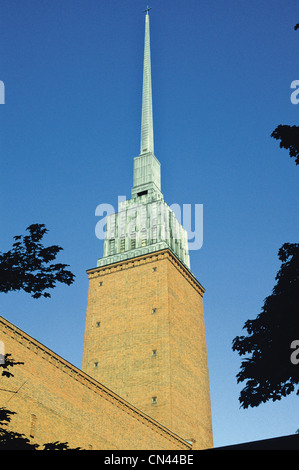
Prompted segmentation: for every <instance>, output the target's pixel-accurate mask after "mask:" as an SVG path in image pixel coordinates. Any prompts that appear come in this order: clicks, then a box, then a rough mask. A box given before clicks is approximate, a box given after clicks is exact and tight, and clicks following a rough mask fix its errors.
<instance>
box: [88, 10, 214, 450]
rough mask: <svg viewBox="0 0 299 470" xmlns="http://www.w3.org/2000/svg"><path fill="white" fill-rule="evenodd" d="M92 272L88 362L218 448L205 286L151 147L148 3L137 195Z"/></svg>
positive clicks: (201, 444) (178, 428)
mask: <svg viewBox="0 0 299 470" xmlns="http://www.w3.org/2000/svg"><path fill="white" fill-rule="evenodd" d="M87 273H88V277H89V293H88V302H87V314H86V325H85V337H84V348H83V362H82V369H83V370H84V371H85V372H86V373H87V374H89V375H90V376H92V377H94V378H95V379H96V380H98V381H99V382H101V383H102V384H104V385H106V386H107V387H108V388H110V389H111V390H113V392H115V393H117V394H118V395H120V396H121V397H123V398H124V399H126V400H127V401H128V402H130V403H131V404H133V405H134V406H135V407H136V408H138V409H140V410H141V411H143V412H145V413H146V414H148V415H149V416H151V417H152V418H154V419H155V420H157V421H158V422H160V423H161V424H163V425H164V426H166V427H167V428H169V429H170V430H171V431H173V432H175V433H176V434H178V435H179V436H180V437H182V438H184V439H186V440H188V441H192V443H193V448H194V449H203V448H208V447H212V425H211V408H210V391H209V374H208V361H207V350H206V338H205V326H204V314H203V294H204V289H203V287H202V286H201V284H200V283H199V282H198V281H197V280H196V278H195V277H194V275H193V274H192V272H191V271H190V262H189V253H188V241H187V233H186V231H185V230H184V228H183V227H182V225H181V224H180V223H179V221H178V220H177V219H176V217H175V215H174V213H173V211H172V210H171V209H170V207H169V206H168V205H167V204H166V203H165V201H164V199H163V195H162V193H161V177H160V163H159V161H158V160H157V158H156V157H155V155H154V138H153V117H152V87H151V60H150V32H149V14H148V10H147V11H146V16H145V41H144V66H143V96H142V124H141V148H140V155H139V156H138V157H135V159H134V185H133V188H132V197H131V199H129V200H125V201H122V202H121V203H120V204H119V208H118V213H115V214H112V215H109V216H108V217H107V225H106V234H105V242H104V253H103V257H102V258H100V259H99V260H98V263H97V267H96V268H93V269H90V270H88V271H87ZM120 425H121V423H120ZM124 432H126V430H125V429H124Z"/></svg>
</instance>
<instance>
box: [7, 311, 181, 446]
mask: <svg viewBox="0 0 299 470" xmlns="http://www.w3.org/2000/svg"><path fill="white" fill-rule="evenodd" d="M0 341H2V342H3V344H4V352H5V353H9V354H11V355H12V357H13V358H14V360H16V361H22V362H24V365H16V366H14V367H13V368H12V369H11V371H12V372H13V374H14V377H10V378H6V377H0V389H1V390H0V407H5V408H7V409H9V410H11V411H15V412H16V414H15V415H14V416H13V417H12V419H11V423H10V425H9V429H11V430H14V431H16V432H20V433H23V434H25V435H26V437H28V438H29V437H30V435H31V436H32V438H31V440H32V442H34V443H38V444H43V443H46V442H53V441H59V442H68V443H69V446H70V447H81V448H84V449H109V450H113V449H121V450H124V449H125V450H127V449H128V450H134V449H147V450H161V449H166V450H167V449H189V448H190V446H189V445H188V444H187V443H186V442H184V441H183V440H182V439H181V438H179V437H178V436H176V435H175V434H174V433H173V432H171V431H169V430H167V429H166V428H164V427H163V426H161V425H159V424H158V423H156V422H155V421H154V420H153V419H151V418H149V417H148V416H146V415H145V414H144V413H142V412H140V411H139V410H137V409H135V408H134V407H133V406H131V405H130V404H128V403H127V402H126V401H125V400H123V399H121V398H120V397H119V396H118V395H116V394H115V393H113V392H112V391H110V390H109V389H107V388H105V387H104V386H103V385H101V384H100V383H98V382H97V381H96V380H94V379H92V378H91V377H89V376H88V375H87V374H85V373H84V372H82V371H80V370H79V369H77V368H76V367H74V366H73V365H71V364H70V363H68V362H67V361H65V360H64V359H62V358H61V357H59V356H58V355H56V354H55V353H53V352H52V351H50V350H49V349H47V348H46V347H45V346H43V345H42V344H40V343H39V342H38V341H36V340H35V339H33V338H32V337H30V336H29V335H27V334H26V333H24V332H23V331H21V330H20V329H18V328H17V327H15V326H14V325H12V324H11V323H9V322H8V321H7V320H5V319H4V318H2V317H0ZM1 352H2V351H1Z"/></svg>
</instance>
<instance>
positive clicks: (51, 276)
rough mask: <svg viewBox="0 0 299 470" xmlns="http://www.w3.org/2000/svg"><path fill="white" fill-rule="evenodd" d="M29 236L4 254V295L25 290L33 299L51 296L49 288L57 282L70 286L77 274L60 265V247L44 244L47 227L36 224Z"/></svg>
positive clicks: (0, 282)
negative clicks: (58, 257)
mask: <svg viewBox="0 0 299 470" xmlns="http://www.w3.org/2000/svg"><path fill="white" fill-rule="evenodd" d="M26 230H27V231H28V232H29V234H28V235H25V236H23V235H17V236H15V237H14V239H15V243H14V244H13V246H12V249H11V250H10V251H8V252H6V253H0V292H5V293H7V292H9V291H17V290H24V291H25V292H27V293H30V294H31V295H32V297H33V298H36V299H37V298H38V297H41V296H44V297H50V293H49V292H48V290H49V289H52V288H54V287H55V286H56V283H57V282H61V283H65V284H67V285H70V284H72V283H73V281H74V277H75V276H74V274H72V273H71V272H70V271H68V270H66V269H65V268H66V267H67V266H68V265H66V264H61V263H56V264H53V263H52V261H54V260H55V258H56V256H57V254H58V253H59V252H60V251H61V250H62V248H61V247H60V246H57V245H52V246H49V247H44V246H43V244H42V243H41V240H42V238H43V236H44V235H45V234H46V233H47V232H48V230H47V229H46V227H45V226H44V225H43V224H33V225H30V226H29V227H28V228H27V229H26Z"/></svg>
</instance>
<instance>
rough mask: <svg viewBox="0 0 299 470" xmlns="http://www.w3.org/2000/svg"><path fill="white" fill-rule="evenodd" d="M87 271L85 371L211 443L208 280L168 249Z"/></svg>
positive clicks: (180, 430)
mask: <svg viewBox="0 0 299 470" xmlns="http://www.w3.org/2000/svg"><path fill="white" fill-rule="evenodd" d="M88 275H89V294H88V303H87V314H86V326H85V338H84V351H83V367H82V368H83V370H84V371H85V372H86V373H88V374H89V375H90V376H92V377H94V378H95V379H96V380H98V381H100V382H101V383H103V384H104V385H106V386H107V387H109V388H110V389H112V390H113V391H114V392H115V393H117V394H118V395H120V396H122V397H123V398H124V399H125V400H127V401H128V402H130V403H132V404H133V405H134V406H135V407H136V408H138V409H140V410H141V411H143V412H144V413H146V414H147V415H149V416H151V417H152V418H154V419H155V420H157V421H158V422H159V423H161V424H162V425H164V426H166V427H167V428H168V429H170V430H171V431H173V432H175V433H176V434H178V435H179V436H180V437H182V438H183V439H186V440H188V441H193V448H194V449H204V448H210V447H212V445H213V444H212V424H211V406H210V391H209V375H208V361H207V350H206V338H205V326H204V315H203V302H202V297H203V293H204V289H203V287H202V286H201V285H200V283H199V282H198V281H197V280H196V279H195V277H194V276H193V275H192V274H191V273H190V271H189V270H188V269H186V268H185V267H184V266H183V265H182V263H181V262H180V261H179V260H178V259H177V258H176V257H175V256H174V255H173V254H172V253H171V252H170V251H169V250H163V251H161V252H156V253H151V254H148V255H144V256H141V257H137V258H134V259H131V260H126V261H122V262H119V263H115V264H113V265H109V266H104V267H100V268H95V269H91V270H89V271H88Z"/></svg>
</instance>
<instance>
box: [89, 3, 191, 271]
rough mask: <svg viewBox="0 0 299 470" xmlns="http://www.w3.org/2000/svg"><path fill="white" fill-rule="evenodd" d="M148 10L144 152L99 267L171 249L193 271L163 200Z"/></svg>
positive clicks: (111, 222) (111, 223)
mask: <svg viewBox="0 0 299 470" xmlns="http://www.w3.org/2000/svg"><path fill="white" fill-rule="evenodd" d="M149 10H150V8H147V9H146V10H145V11H146V16H145V39H144V63H143V91H142V123H141V148H140V155H138V156H137V157H135V158H134V184H133V188H132V198H131V199H128V200H123V201H120V203H119V206H118V212H116V213H114V214H111V215H108V216H107V224H106V232H105V242H104V253H103V257H102V258H100V259H98V264H97V265H98V266H106V265H108V264H112V263H116V262H118V261H122V260H125V259H130V258H135V257H136V256H141V255H144V254H147V253H154V252H157V251H160V250H163V249H166V248H168V249H170V250H171V251H172V252H173V253H174V254H175V255H176V256H177V257H178V258H179V259H180V261H181V262H182V263H184V264H185V266H186V267H187V268H188V269H190V260H189V252H188V239H187V232H186V230H185V229H184V228H183V226H182V225H181V223H180V222H179V221H178V220H177V219H176V217H175V214H174V212H173V211H172V210H171V208H170V207H169V206H168V205H167V204H166V202H165V201H164V199H163V194H162V193H161V168H160V162H159V161H158V159H157V158H156V157H155V155H154V137H153V134H154V133H153V110H152V81H151V57H150V32H149V14H148V12H149Z"/></svg>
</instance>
